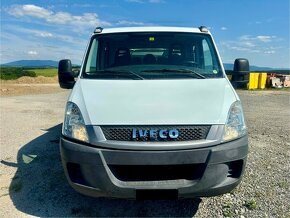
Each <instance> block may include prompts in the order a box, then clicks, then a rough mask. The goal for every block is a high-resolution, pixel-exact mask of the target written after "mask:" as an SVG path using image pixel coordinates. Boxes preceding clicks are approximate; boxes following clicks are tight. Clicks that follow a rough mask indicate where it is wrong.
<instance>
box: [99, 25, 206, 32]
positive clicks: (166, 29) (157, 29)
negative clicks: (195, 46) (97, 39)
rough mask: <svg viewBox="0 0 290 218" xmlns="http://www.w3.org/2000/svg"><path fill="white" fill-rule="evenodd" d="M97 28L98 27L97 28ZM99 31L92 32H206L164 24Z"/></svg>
mask: <svg viewBox="0 0 290 218" xmlns="http://www.w3.org/2000/svg"><path fill="white" fill-rule="evenodd" d="M97 29H98V28H97ZM99 30H100V31H99V32H94V34H105V33H128V32H183V33H184V32H186V33H208V34H209V31H208V32H204V31H201V30H200V29H199V28H193V27H165V26H151V27H149V26H146V27H117V28H104V29H102V28H99Z"/></svg>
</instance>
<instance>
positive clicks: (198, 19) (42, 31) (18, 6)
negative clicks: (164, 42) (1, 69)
mask: <svg viewBox="0 0 290 218" xmlns="http://www.w3.org/2000/svg"><path fill="white" fill-rule="evenodd" d="M289 11H290V6H289V0H239V1H233V0H203V1H201V0H90V1H82V0H75V1H73V0H70V1H69V0H58V1H56V0H37V1H27V0H1V38H0V39H1V49H0V59H1V60H0V62H1V63H7V62H10V61H14V60H23V59H25V60H26V59H43V60H47V59H49V60H60V59H63V58H69V59H71V60H72V62H73V63H75V64H79V63H81V60H82V57H83V54H84V51H85V48H86V45H87V41H88V39H89V37H90V35H91V33H92V31H93V30H94V27H96V26H102V27H104V28H108V27H120V26H150V25H154V26H158V25H161V26H193V27H198V26H200V25H205V26H208V27H209V28H210V31H211V33H212V34H213V36H214V39H215V41H216V44H217V46H218V49H219V51H220V54H221V57H222V60H223V62H224V63H233V62H234V59H235V58H238V57H245V58H248V59H249V61H250V64H251V65H257V66H266V67H276V68H290V57H289V53H290V45H289V41H290V38H289Z"/></svg>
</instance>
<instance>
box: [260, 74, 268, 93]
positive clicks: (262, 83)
mask: <svg viewBox="0 0 290 218" xmlns="http://www.w3.org/2000/svg"><path fill="white" fill-rule="evenodd" d="M266 81H267V73H260V75H259V84H258V88H259V89H264V88H265V87H266Z"/></svg>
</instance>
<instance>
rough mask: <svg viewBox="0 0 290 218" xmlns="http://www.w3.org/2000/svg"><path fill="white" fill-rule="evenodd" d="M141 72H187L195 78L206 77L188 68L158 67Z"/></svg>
mask: <svg viewBox="0 0 290 218" xmlns="http://www.w3.org/2000/svg"><path fill="white" fill-rule="evenodd" d="M141 72H166V73H171V72H172V73H176V72H177V73H187V75H191V76H194V78H197V79H206V77H205V76H203V75H201V74H199V73H197V72H195V71H194V70H190V69H158V70H143V71H141Z"/></svg>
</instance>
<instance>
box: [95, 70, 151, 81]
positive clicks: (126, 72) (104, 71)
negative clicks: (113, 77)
mask: <svg viewBox="0 0 290 218" xmlns="http://www.w3.org/2000/svg"><path fill="white" fill-rule="evenodd" d="M97 73H100V74H102V73H103V74H107V73H113V74H120V73H121V74H122V73H123V74H124V73H125V74H126V75H133V76H135V78H138V79H140V80H144V79H145V78H144V77H142V76H140V75H138V74H137V73H134V72H132V71H129V70H99V71H97Z"/></svg>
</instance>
